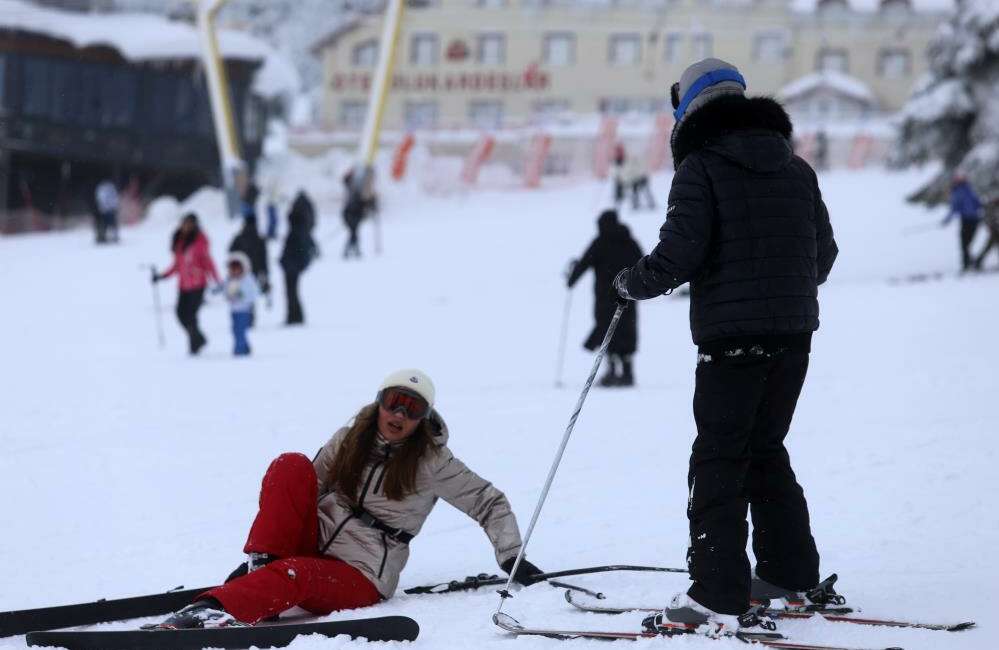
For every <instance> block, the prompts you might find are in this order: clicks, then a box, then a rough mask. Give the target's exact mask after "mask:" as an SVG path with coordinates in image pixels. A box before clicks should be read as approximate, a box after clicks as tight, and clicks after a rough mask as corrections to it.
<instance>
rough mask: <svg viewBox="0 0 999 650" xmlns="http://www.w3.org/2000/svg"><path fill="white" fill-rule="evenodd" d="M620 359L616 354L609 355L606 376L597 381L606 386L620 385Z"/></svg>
mask: <svg viewBox="0 0 999 650" xmlns="http://www.w3.org/2000/svg"><path fill="white" fill-rule="evenodd" d="M617 365H618V359H617V355H616V354H611V355H608V357H607V372H606V373H604V376H603V377H601V378H600V381H598V382H597V384H599V385H600V386H603V387H604V388H612V387H614V386H618V385H620V379H619V377H618V374H617Z"/></svg>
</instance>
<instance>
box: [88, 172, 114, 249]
mask: <svg viewBox="0 0 999 650" xmlns="http://www.w3.org/2000/svg"><path fill="white" fill-rule="evenodd" d="M94 199H95V202H96V204H97V243H98V244H103V243H106V242H117V241H118V206H119V203H120V198H119V195H118V188H117V187H115V184H114V182H113V181H112V180H111V179H104V180H103V181H101V182H100V183H99V184H98V185H97V189H95V190H94Z"/></svg>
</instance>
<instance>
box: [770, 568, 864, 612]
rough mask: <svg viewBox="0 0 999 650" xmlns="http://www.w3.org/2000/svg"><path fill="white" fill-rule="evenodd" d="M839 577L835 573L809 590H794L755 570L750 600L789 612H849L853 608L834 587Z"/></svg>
mask: <svg viewBox="0 0 999 650" xmlns="http://www.w3.org/2000/svg"><path fill="white" fill-rule="evenodd" d="M837 579H838V576H837V575H836V574H835V573H834V574H832V575H831V576H829V577H828V578H826V579H825V580H823V581H822V582H820V583H819V584H817V585H815V586H814V587H812V588H811V589H809V590H807V591H792V590H790V589H784V588H783V587H778V586H777V585H774V584H771V583H769V582H767V581H766V580H763V579H762V578H760V577H758V576H757V575H756V573H755V572H754V573H753V581H752V592H751V594H752V595H751V596H750V602H751V603H752V604H754V605H762V606H764V607H766V608H768V609H771V608H772V609H782V610H784V611H787V612H819V613H821V612H826V613H827V614H849V613H850V612H852V611H853V609H852V608H850V607H846V598H845V597H843V596H841V595H840V594H838V593H836V590H835V589H834V585H835V584H836V580H837ZM773 601H778V602H776V603H775V602H773Z"/></svg>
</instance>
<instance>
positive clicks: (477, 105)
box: [468, 99, 503, 129]
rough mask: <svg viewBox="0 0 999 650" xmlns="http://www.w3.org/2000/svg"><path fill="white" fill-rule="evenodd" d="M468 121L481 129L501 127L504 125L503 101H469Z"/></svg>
mask: <svg viewBox="0 0 999 650" xmlns="http://www.w3.org/2000/svg"><path fill="white" fill-rule="evenodd" d="M468 121H469V122H470V123H471V124H472V126H474V127H476V128H479V129H499V128H501V127H502V126H503V102H501V101H499V100H494V99H476V100H472V101H470V102H468Z"/></svg>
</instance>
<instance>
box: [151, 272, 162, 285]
mask: <svg viewBox="0 0 999 650" xmlns="http://www.w3.org/2000/svg"><path fill="white" fill-rule="evenodd" d="M149 270H150V271H152V274H153V275H152V278H151V281H152V283H153V284H156V283H157V282H159V281H160V280H162V279H163V278H162V277H160V274H159V273H157V272H156V269H153V268H150V269H149Z"/></svg>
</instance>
